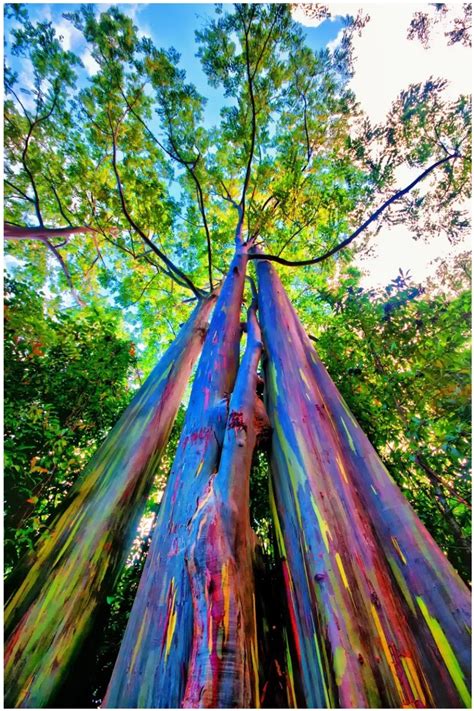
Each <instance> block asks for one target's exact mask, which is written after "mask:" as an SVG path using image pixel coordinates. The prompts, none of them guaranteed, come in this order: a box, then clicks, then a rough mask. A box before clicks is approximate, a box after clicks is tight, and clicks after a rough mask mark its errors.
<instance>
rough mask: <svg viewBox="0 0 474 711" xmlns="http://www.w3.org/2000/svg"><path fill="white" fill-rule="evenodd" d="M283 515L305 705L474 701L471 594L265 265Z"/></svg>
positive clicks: (278, 511)
mask: <svg viewBox="0 0 474 711" xmlns="http://www.w3.org/2000/svg"><path fill="white" fill-rule="evenodd" d="M257 271H258V276H259V311H260V318H261V324H262V331H263V338H264V343H265V348H266V354H267V359H268V362H267V366H266V375H267V377H266V383H267V398H268V411H269V416H270V421H271V423H272V426H273V428H274V434H273V442H272V445H273V461H272V468H273V491H274V515H275V524H276V528H277V537H278V539H279V547H280V551H281V555H282V558H283V567H284V572H285V578H286V587H287V597H288V603H289V608H290V617H291V620H292V626H293V634H294V639H295V645H296V648H297V663H298V665H299V667H300V670H301V675H302V679H303V686H304V693H305V697H306V702H307V704H308V706H320V707H321V706H323V707H333V706H335V705H340V706H345V707H354V706H355V707H380V706H389V707H410V706H411V707H413V706H417V707H423V706H438V707H458V706H460V705H469V702H470V697H469V690H468V689H469V673H470V659H469V657H470V640H469V625H470V605H469V592H468V590H467V588H466V587H465V585H464V583H463V582H462V581H461V580H460V578H459V577H458V576H457V574H456V572H455V571H454V569H453V568H452V567H451V565H450V564H449V562H448V561H447V559H446V558H445V556H444V555H443V553H442V552H441V551H440V550H439V548H438V547H437V545H436V544H435V543H434V541H433V540H432V539H431V537H430V536H429V534H428V533H427V531H426V530H425V529H424V527H423V525H422V524H421V522H420V521H419V520H418V518H417V517H416V515H415V513H414V511H413V510H412V509H411V507H410V505H409V503H408V502H407V501H406V499H405V498H404V497H403V495H402V494H401V492H400V491H399V490H398V489H397V487H396V486H395V484H394V483H393V481H392V480H391V479H390V476H389V475H388V473H387V471H386V470H385V468H384V466H383V464H382V463H381V461H380V459H379V458H378V456H377V454H376V452H375V450H374V449H373V448H372V446H371V445H370V443H369V441H368V439H367V438H366V437H365V435H364V434H363V432H362V430H361V429H360V427H359V426H358V425H357V423H356V422H355V420H354V418H353V416H352V415H351V413H350V412H349V410H348V409H347V406H346V405H345V403H344V401H343V400H342V398H341V396H340V395H339V393H338V391H337V388H336V387H335V385H334V383H333V382H332V381H331V379H330V378H329V376H328V374H327V372H326V370H325V369H324V367H323V365H322V364H321V361H320V360H319V359H318V357H317V355H316V353H315V351H314V349H313V347H312V345H311V342H310V340H309V339H308V337H307V336H306V334H305V333H304V330H303V328H302V326H301V324H300V322H299V320H298V318H297V316H296V314H295V312H294V310H293V309H292V307H291V304H290V303H289V301H288V298H287V297H286V294H285V293H284V290H283V287H282V285H281V282H280V280H279V278H278V276H277V275H276V273H275V271H274V269H273V268H272V267H271V266H270V264H269V263H265V262H260V263H259V265H258V267H257Z"/></svg>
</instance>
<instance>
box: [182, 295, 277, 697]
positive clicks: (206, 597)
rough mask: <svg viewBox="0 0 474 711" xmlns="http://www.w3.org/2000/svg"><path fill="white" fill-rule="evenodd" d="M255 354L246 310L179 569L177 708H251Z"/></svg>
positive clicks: (262, 420) (254, 677)
mask: <svg viewBox="0 0 474 711" xmlns="http://www.w3.org/2000/svg"><path fill="white" fill-rule="evenodd" d="M260 355H261V342H260V328H259V326H258V323H257V318H256V315H255V308H254V307H253V306H252V307H251V308H250V309H249V314H248V322H247V346H246V350H245V354H244V357H243V360H242V363H241V365H240V368H239V371H238V374H237V379H236V383H235V388H234V392H233V393H232V397H231V399H230V404H229V416H228V419H227V427H226V432H225V436H224V444H223V448H222V455H221V459H220V464H219V470H218V472H217V473H216V474H215V476H213V477H211V480H210V481H209V485H208V489H207V490H206V492H205V494H204V497H203V498H202V499H201V500H200V502H199V505H198V507H197V509H196V513H195V514H194V517H193V521H192V525H191V527H190V538H191V543H190V547H189V552H188V555H187V560H186V563H187V568H188V573H189V576H190V581H191V590H192V596H193V613H194V620H193V643H192V652H191V659H190V664H189V668H188V680H187V685H186V691H185V695H184V699H183V702H182V705H183V706H184V707H185V708H256V707H258V706H259V686H258V655H257V632H256V619H255V616H256V613H255V611H256V604H255V587H254V577H253V549H254V543H253V538H254V534H253V531H252V529H251V527H250V520H249V503H250V502H249V478H250V469H251V466H252V457H253V452H254V448H255V444H256V441H257V435H258V434H259V433H260V432H261V430H262V428H264V427H265V425H266V414H265V412H264V408H263V403H262V402H261V401H260V400H258V398H257V395H256V387H257V366H258V362H259V360H260Z"/></svg>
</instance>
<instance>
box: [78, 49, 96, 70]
mask: <svg viewBox="0 0 474 711" xmlns="http://www.w3.org/2000/svg"><path fill="white" fill-rule="evenodd" d="M81 60H82V63H83V65H84V67H85V69H86V71H87V73H88V74H89V75H90V76H94V74H97V72H98V71H99V69H100V67H99V65H98V64H97V62H96V61H95V59H94V57H93V56H92V54H91V51H90V49H86V51H85V52H83V54H81Z"/></svg>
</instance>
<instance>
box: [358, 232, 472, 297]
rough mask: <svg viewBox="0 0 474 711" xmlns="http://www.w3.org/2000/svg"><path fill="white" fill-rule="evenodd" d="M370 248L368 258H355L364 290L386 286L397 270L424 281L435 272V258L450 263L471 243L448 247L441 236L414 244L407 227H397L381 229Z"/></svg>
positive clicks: (443, 236)
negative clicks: (360, 272)
mask: <svg viewBox="0 0 474 711" xmlns="http://www.w3.org/2000/svg"><path fill="white" fill-rule="evenodd" d="M369 248H370V252H369V253H368V254H369V256H367V251H366V252H365V254H361V255H359V256H358V257H357V258H356V266H357V267H358V268H359V269H361V270H362V271H363V272H365V274H364V276H363V277H362V279H361V286H362V287H364V288H372V287H377V286H386V285H387V284H388V283H389V282H390V280H391V279H394V278H395V277H396V276H397V273H398V270H399V269H402V271H403V272H407V271H410V273H411V275H412V276H413V278H414V280H415V282H424V281H425V280H426V278H427V277H428V276H434V274H435V272H436V269H437V267H438V264H435V263H434V260H435V259H437V258H441V259H444V260H446V261H449V262H450V261H452V259H453V257H454V256H455V255H456V254H459V253H461V252H464V251H466V250H468V249H470V243H469V240H467V239H466V240H464V241H461V242H459V243H457V244H456V245H451V244H449V242H448V241H447V239H446V236H445V235H443V234H437V235H433V236H431V237H430V241H429V243H427V242H424V241H422V240H418V241H415V240H414V239H413V238H412V235H411V233H410V232H409V231H408V230H407V228H406V227H403V225H396V226H394V227H390V228H389V229H382V230H381V231H380V232H379V234H378V235H377V236H376V237H373V238H372V239H371V240H369V244H368V249H369Z"/></svg>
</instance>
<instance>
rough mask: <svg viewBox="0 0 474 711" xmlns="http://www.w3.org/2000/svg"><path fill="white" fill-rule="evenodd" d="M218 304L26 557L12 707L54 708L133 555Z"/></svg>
mask: <svg viewBox="0 0 474 711" xmlns="http://www.w3.org/2000/svg"><path fill="white" fill-rule="evenodd" d="M214 303H215V295H214V296H213V297H211V298H210V299H207V300H202V301H201V302H200V303H199V304H198V305H197V306H196V308H195V310H194V311H193V314H192V316H191V317H190V319H189V320H188V322H187V323H186V324H185V325H184V326H183V328H182V330H181V332H180V333H179V335H178V337H177V338H176V340H175V341H174V342H173V343H172V344H171V346H170V347H169V348H168V350H167V351H166V353H165V355H164V356H163V358H162V359H161V360H160V362H159V363H158V365H157V366H156V367H155V369H154V370H153V372H152V373H151V375H150V377H149V378H148V380H147V381H146V383H145V384H144V385H143V386H142V388H141V389H140V390H139V392H138V393H137V394H136V396H135V397H134V399H133V400H132V402H131V404H130V405H129V406H128V408H127V409H126V411H125V412H124V414H123V415H122V417H121V419H120V420H119V422H118V423H117V424H116V425H115V427H114V428H113V430H112V431H111V433H110V434H109V436H108V437H107V438H106V440H105V442H104V443H103V444H102V446H101V447H100V448H99V450H98V451H97V453H96V454H95V455H94V457H93V458H92V460H91V462H90V463H89V465H88V466H87V468H86V470H85V471H84V473H83V475H82V476H81V479H80V481H79V482H78V483H77V484H76V485H75V486H74V488H73V491H72V493H71V495H70V499H69V505H67V507H66V508H65V509H64V510H63V511H62V513H61V514H59V515H58V516H57V517H56V519H55V520H54V521H53V523H52V524H51V527H50V529H49V531H48V532H47V533H46V534H45V535H44V536H43V537H42V538H41V539H40V541H39V543H38V547H37V550H36V551H35V552H34V553H33V554H32V556H31V557H29V558H28V559H27V561H26V563H27V566H28V568H29V572H28V573H27V575H26V577H25V578H24V580H23V582H22V584H21V585H20V586H19V588H18V590H17V591H16V592H15V593H14V594H13V595H12V596H11V598H10V599H9V600H8V603H7V606H6V610H5V633H6V643H5V704H6V705H7V706H11V707H26V708H28V707H33V708H38V707H44V706H48V705H49V704H50V703H51V702H52V701H54V698H55V696H56V695H57V694H58V692H59V690H60V688H61V685H62V684H63V682H64V680H65V679H66V677H67V675H68V674H69V673H70V672H71V669H72V665H73V663H74V659H75V658H76V656H77V654H78V653H79V651H80V649H81V647H82V646H83V645H84V643H85V641H86V639H87V637H88V635H89V634H90V632H91V628H92V621H93V618H94V613H95V611H96V608H97V607H98V605H99V604H100V602H101V600H102V599H103V598H104V597H105V595H106V594H107V591H108V589H109V587H110V586H111V585H112V583H113V579H114V577H115V576H116V574H117V573H118V571H119V569H120V566H121V564H122V563H123V560H124V557H125V556H126V554H127V551H128V547H129V545H130V543H131V540H132V538H133V535H134V532H135V529H136V525H137V523H138V520H139V517H140V515H141V512H142V510H143V507H144V505H145V502H146V498H147V495H148V492H149V489H150V486H151V483H152V481H153V476H154V474H155V472H156V467H157V464H158V462H159V459H160V456H161V453H162V451H163V449H164V447H165V445H166V442H167V440H168V436H169V433H170V431H171V427H172V425H173V422H174V420H175V417H176V413H177V411H178V407H179V405H180V402H181V399H182V396H183V393H184V390H185V387H186V384H187V382H188V379H189V375H190V373H191V369H192V367H193V365H194V363H195V361H196V358H197V356H198V354H199V352H200V350H201V347H202V342H203V340H204V333H205V331H206V329H207V321H208V318H209V313H210V311H211V309H212V306H213V305H214Z"/></svg>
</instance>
